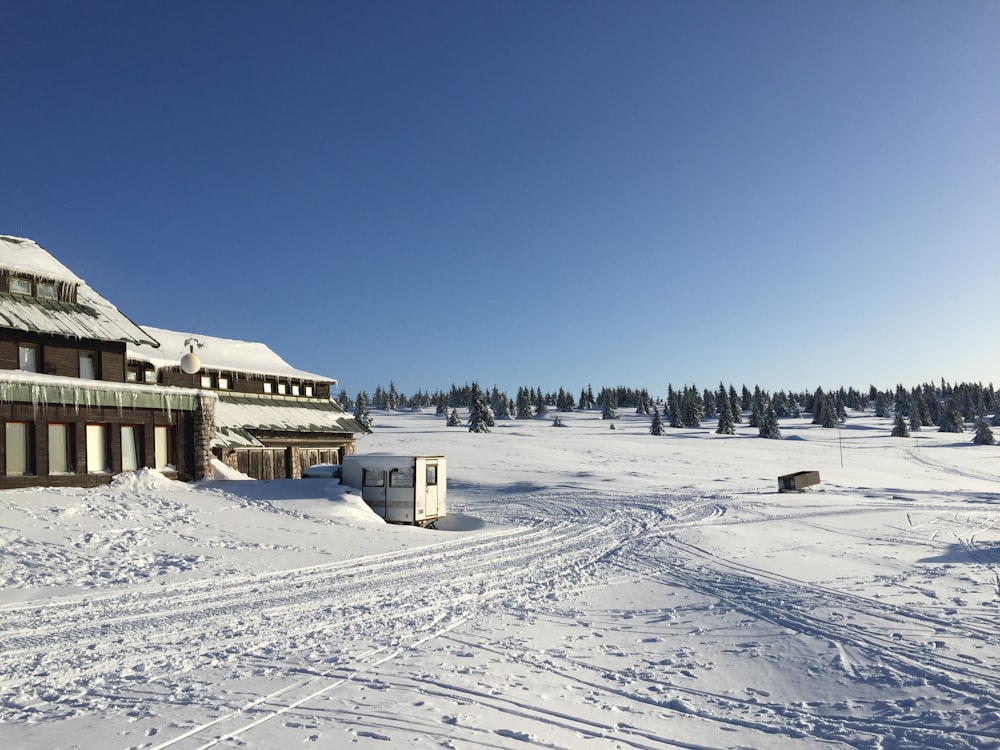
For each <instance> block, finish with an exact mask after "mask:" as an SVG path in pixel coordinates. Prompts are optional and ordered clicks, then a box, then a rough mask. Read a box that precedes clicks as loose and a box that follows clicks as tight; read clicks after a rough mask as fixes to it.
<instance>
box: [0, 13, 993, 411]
mask: <svg viewBox="0 0 1000 750" xmlns="http://www.w3.org/2000/svg"><path fill="white" fill-rule="evenodd" d="M0 25H2V27H3V28H4V54H3V58H4V61H3V64H2V66H0V94H2V101H3V103H4V105H5V111H4V115H3V118H2V121H0V122H2V124H0V174H2V179H0V233H6V234H14V235H19V236H26V237H30V238H32V239H34V240H36V241H37V242H39V244H41V245H42V246H43V247H45V248H46V249H48V250H49V251H50V252H52V253H53V254H54V255H55V256H56V257H58V258H59V259H60V260H62V261H63V262H64V263H65V264H66V265H68V266H69V267H70V268H71V269H72V270H74V271H75V272H76V273H77V274H78V275H80V276H82V277H83V278H85V279H86V280H87V281H88V282H89V283H90V284H91V285H92V286H93V287H94V288H95V289H97V290H98V291H99V292H101V293H102V294H103V295H105V296H106V297H108V298H109V299H111V300H112V301H113V302H114V303H115V304H116V305H117V306H118V307H119V308H120V309H121V310H122V311H123V312H125V313H126V314H127V315H129V316H130V317H131V318H132V319H133V320H135V321H136V322H139V323H145V324H148V325H153V326H159V327H163V328H174V329H178V330H184V331H194V332H203V333H206V334H210V335H214V336H222V337H229V338H237V339H248V340H255V341H263V342H265V343H267V344H268V345H269V346H271V348H273V349H274V350H275V351H276V352H278V353H279V354H280V355H282V356H283V357H284V358H285V359H287V360H288V361H289V362H291V363H292V364H293V365H295V366H296V367H299V368H302V369H306V370H311V371H314V372H320V373H323V374H327V375H330V376H332V377H336V378H338V379H339V380H340V383H341V385H342V386H343V387H344V388H346V389H347V390H348V392H349V393H351V395H354V394H355V393H356V392H357V391H359V390H362V389H365V390H369V391H371V390H372V389H374V387H375V386H376V385H379V384H381V385H383V386H387V385H388V383H389V381H390V380H392V381H394V382H395V384H396V386H397V387H398V388H399V389H400V390H402V391H404V392H407V393H412V392H413V391H414V390H416V389H425V390H432V391H433V390H435V389H438V388H447V387H449V386H450V384H452V383H457V384H459V385H461V384H462V383H465V382H472V381H477V382H479V383H480V384H481V385H483V386H485V387H491V386H493V385H494V384H496V385H498V386H499V387H500V388H501V389H505V390H508V391H510V392H511V394H513V392H514V391H515V390H516V389H517V387H518V386H520V385H528V386H540V387H542V388H544V389H546V390H554V389H557V388H558V387H560V386H563V387H566V388H567V389H569V390H571V391H573V392H574V393H576V392H578V391H579V389H580V388H581V387H583V386H585V385H587V384H588V383H590V384H593V386H594V387H595V388H597V387H600V386H602V385H627V386H635V387H647V388H649V389H650V391H651V392H652V393H653V394H654V395H661V394H663V393H665V391H666V385H667V383H673V384H674V385H675V386H680V385H683V384H690V383H696V384H697V385H699V386H701V387H714V386H715V385H717V384H718V383H719V381H720V380H721V381H725V382H726V383H727V384H728V383H735V384H736V385H737V386H739V385H740V384H743V383H746V384H748V385H750V386H752V385H754V384H759V385H761V386H762V387H764V388H766V389H779V388H785V389H813V388H815V387H816V386H818V385H822V386H824V387H836V386H839V385H845V386H851V385H853V386H858V387H865V386H867V385H868V384H870V383H874V384H876V385H878V386H879V387H890V386H893V385H894V384H896V383H904V384H906V385H915V384H917V383H919V382H923V381H926V380H937V379H938V378H941V377H944V378H946V379H948V380H951V381H963V380H967V381H982V382H990V381H995V382H996V383H997V384H1000V378H998V377H997V375H998V373H1000V367H998V366H1000V346H998V345H997V338H998V337H997V333H998V328H1000V326H998V307H1000V305H998V301H1000V300H998V297H997V291H996V290H997V282H998V280H1000V86H998V85H997V80H998V79H997V73H998V71H1000V45H998V44H997V42H996V40H997V39H998V38H1000V3H997V2H994V1H992V0H991V1H989V2H977V1H976V0H971V1H969V2H961V3H953V2H944V1H941V2H925V1H923V0H906V2H877V3H873V2H854V1H852V0H843V1H838V2H808V3H802V2H798V1H790V2H766V1H760V2H743V1H740V2H735V1H733V2H729V1H724V2H666V1H663V2H638V1H636V2H625V3H611V2H588V1H586V0H582V1H576V0H575V1H574V2H568V1H565V2H562V1H561V2H545V1H541V2H537V1H536V2H519V1H517V0H513V1H511V2H498V3H488V2H470V1H463V2H438V1H435V0H431V1H428V2H370V3H356V2H350V3H338V2H305V1H302V0H300V1H297V2H291V3H278V2H256V1H253V0H249V1H246V0H241V1H240V2H235V1H232V2H226V1H221V0H219V1H216V2H209V3H203V2H185V1H181V2H169V3H168V2H142V3H136V2H126V1H124V0H123V1H121V2H111V1H102V2H82V3H75V2H68V1H66V2H54V1H49V0H39V1H38V2H31V3H14V2H4V3H3V5H2V6H0Z"/></svg>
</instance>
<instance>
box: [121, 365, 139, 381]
mask: <svg viewBox="0 0 1000 750" xmlns="http://www.w3.org/2000/svg"><path fill="white" fill-rule="evenodd" d="M140 372H141V371H140V368H138V367H131V366H130V367H129V368H128V369H127V370H126V371H125V380H127V381H128V382H129V383H138V382H139V374H140Z"/></svg>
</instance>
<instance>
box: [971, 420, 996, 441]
mask: <svg viewBox="0 0 1000 750" xmlns="http://www.w3.org/2000/svg"><path fill="white" fill-rule="evenodd" d="M972 442H973V443H975V444H976V445H996V444H997V441H996V439H995V438H994V437H993V430H991V429H990V425H989V423H987V421H986V420H985V419H980V420H979V421H978V422H976V434H975V436H973V438H972Z"/></svg>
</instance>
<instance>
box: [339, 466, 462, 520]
mask: <svg viewBox="0 0 1000 750" xmlns="http://www.w3.org/2000/svg"><path fill="white" fill-rule="evenodd" d="M340 481H341V483H342V484H346V485H348V486H349V487H354V488H356V489H358V490H361V497H362V499H363V500H364V501H365V502H366V503H368V506H369V507H370V508H371V509H372V510H374V511H375V512H376V513H377V514H378V515H380V516H382V518H384V519H385V520H386V521H388V522H389V523H407V524H413V525H416V526H433V525H434V522H435V521H437V520H438V519H439V518H444V516H445V495H446V490H447V473H446V470H445V459H444V456H395V455H389V454H382V453H372V454H368V455H364V456H360V455H352V456H344V463H343V469H342V473H341V480H340Z"/></svg>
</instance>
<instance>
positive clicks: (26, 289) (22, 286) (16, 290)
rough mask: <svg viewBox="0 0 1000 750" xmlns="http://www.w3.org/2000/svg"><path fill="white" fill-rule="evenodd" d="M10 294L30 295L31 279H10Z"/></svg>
mask: <svg viewBox="0 0 1000 750" xmlns="http://www.w3.org/2000/svg"><path fill="white" fill-rule="evenodd" d="M10 293H11V294H27V295H30V294H31V279H22V278H20V277H18V276H11V277H10Z"/></svg>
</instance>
